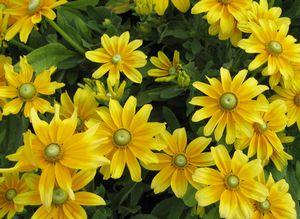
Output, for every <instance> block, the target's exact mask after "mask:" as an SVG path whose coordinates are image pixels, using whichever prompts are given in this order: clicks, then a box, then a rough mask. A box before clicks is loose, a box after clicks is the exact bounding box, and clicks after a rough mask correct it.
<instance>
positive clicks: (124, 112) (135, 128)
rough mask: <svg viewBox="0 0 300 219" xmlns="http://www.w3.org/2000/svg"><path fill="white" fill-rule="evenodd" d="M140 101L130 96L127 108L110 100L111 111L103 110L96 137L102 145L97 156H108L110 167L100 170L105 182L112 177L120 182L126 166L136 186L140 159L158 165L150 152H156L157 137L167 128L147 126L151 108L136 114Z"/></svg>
mask: <svg viewBox="0 0 300 219" xmlns="http://www.w3.org/2000/svg"><path fill="white" fill-rule="evenodd" d="M136 104H137V100H136V98H135V97H133V96H131V97H129V99H128V100H127V101H126V103H125V105H124V107H123V108H122V106H121V105H120V103H119V102H118V101H116V100H114V99H110V101H109V108H107V107H100V109H99V110H98V114H99V116H100V117H101V121H99V128H98V131H97V133H96V136H97V138H98V139H103V141H105V143H103V144H102V145H101V146H100V148H99V149H98V153H100V154H104V155H106V157H108V158H109V159H110V160H111V164H110V165H107V166H103V167H101V170H100V171H101V173H102V174H103V175H104V178H105V179H108V178H109V177H110V176H111V177H112V178H114V179H118V178H120V177H121V176H122V174H123V171H124V168H125V165H127V167H128V169H129V172H130V175H131V178H132V180H133V181H135V182H139V181H141V180H142V178H141V167H140V164H139V162H138V160H137V159H139V160H141V161H143V162H144V163H155V162H158V158H157V156H156V154H155V153H153V152H152V151H151V149H157V141H156V140H155V138H154V136H156V135H158V134H159V133H161V132H163V131H164V130H165V125H164V124H162V123H158V122H148V119H149V116H150V113H151V111H152V106H151V105H149V104H146V105H144V106H143V107H142V108H141V109H140V110H139V111H138V112H137V113H136V112H135V110H136Z"/></svg>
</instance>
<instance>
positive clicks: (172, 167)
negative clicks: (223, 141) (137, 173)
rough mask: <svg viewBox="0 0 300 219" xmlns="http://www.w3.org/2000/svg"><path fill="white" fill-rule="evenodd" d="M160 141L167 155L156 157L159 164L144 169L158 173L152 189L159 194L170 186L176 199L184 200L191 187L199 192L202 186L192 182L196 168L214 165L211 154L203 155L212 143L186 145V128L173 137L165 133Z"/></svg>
mask: <svg viewBox="0 0 300 219" xmlns="http://www.w3.org/2000/svg"><path fill="white" fill-rule="evenodd" d="M161 137H162V141H161V143H162V144H164V145H165V146H166V147H165V148H164V149H163V151H164V153H157V154H156V155H157V156H158V163H155V164H145V165H144V166H145V168H146V169H149V170H156V171H157V170H159V173H158V174H157V175H156V176H155V177H154V178H153V180H152V183H151V188H152V189H154V193H155V194H157V193H160V192H163V191H165V190H166V189H167V188H168V187H169V186H171V188H172V190H173V192H174V193H175V195H176V197H178V198H182V197H183V196H184V195H185V193H186V191H187V187H188V184H191V185H192V186H194V187H195V188H199V184H197V183H196V182H195V181H194V180H193V179H192V175H193V173H194V172H195V170H196V168H197V167H205V166H211V165H214V162H213V158H212V155H211V153H210V152H203V151H204V150H205V148H206V147H207V146H208V145H209V143H210V142H211V139H210V138H204V137H198V138H196V139H194V140H193V141H192V142H190V143H189V144H187V136H186V131H185V129H184V128H180V129H176V130H175V131H174V132H173V135H171V134H170V133H169V132H167V131H165V132H163V133H162V134H161Z"/></svg>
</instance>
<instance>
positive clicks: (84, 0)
mask: <svg viewBox="0 0 300 219" xmlns="http://www.w3.org/2000/svg"><path fill="white" fill-rule="evenodd" d="M98 3H99V0H76V1H72V2H68V4H66V6H69V7H71V8H75V9H81V10H85V9H86V7H88V6H96V5H97V4H98Z"/></svg>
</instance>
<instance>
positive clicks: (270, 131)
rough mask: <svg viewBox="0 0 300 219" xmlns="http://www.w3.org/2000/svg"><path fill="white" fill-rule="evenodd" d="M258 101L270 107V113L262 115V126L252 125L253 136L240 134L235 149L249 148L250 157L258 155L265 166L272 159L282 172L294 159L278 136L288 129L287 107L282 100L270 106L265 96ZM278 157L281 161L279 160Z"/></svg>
mask: <svg viewBox="0 0 300 219" xmlns="http://www.w3.org/2000/svg"><path fill="white" fill-rule="evenodd" d="M257 101H258V103H260V104H262V105H269V109H268V111H267V112H264V113H261V117H262V119H263V121H264V122H263V123H261V124H259V123H256V122H254V123H252V135H251V136H246V135H245V134H243V133H238V136H237V140H236V141H235V143H234V145H235V148H236V149H238V150H244V149H245V148H246V147H247V146H249V148H248V156H249V157H253V156H254V155H255V154H257V157H258V158H259V159H260V160H261V161H262V164H263V165H267V164H268V163H269V159H270V158H271V160H272V161H273V163H274V164H275V166H276V168H277V169H278V170H280V171H282V170H283V169H284V167H285V166H286V165H287V160H291V159H292V156H290V155H289V154H287V153H286V152H284V148H283V145H282V143H281V141H280V139H279V137H278V135H277V133H278V132H280V131H283V130H284V129H285V127H286V124H287V118H286V112H287V107H286V105H285V103H284V101H282V100H275V101H274V102H272V103H270V104H269V102H268V100H267V99H266V97H265V96H263V95H261V96H259V97H258V99H257ZM274 155H275V156H274ZM278 156H279V158H280V159H278Z"/></svg>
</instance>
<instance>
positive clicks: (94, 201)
mask: <svg viewBox="0 0 300 219" xmlns="http://www.w3.org/2000/svg"><path fill="white" fill-rule="evenodd" d="M95 174H96V170H82V171H78V172H73V173H72V176H71V180H72V190H73V191H74V196H75V199H74V200H72V199H70V198H69V197H68V193H67V191H65V190H63V189H62V188H60V187H59V186H58V185H57V184H56V186H55V188H54V189H53V192H52V194H53V195H52V201H51V206H50V208H47V207H46V206H45V205H42V206H41V207H39V208H38V209H37V210H36V212H35V213H34V214H33V215H32V217H31V219H41V218H80V219H87V214H86V212H85V210H84V208H83V207H82V205H83V206H99V205H105V204H106V203H105V201H104V200H103V198H101V197H100V196H98V195H96V194H94V193H90V192H86V191H81V190H82V189H83V188H84V187H85V186H86V185H87V184H88V183H89V182H90V181H91V180H92V179H93V178H94V177H95ZM26 179H27V181H28V183H29V184H30V186H31V190H32V191H29V192H25V193H22V194H20V195H17V196H16V198H15V199H16V203H18V204H24V205H41V204H42V202H41V199H40V194H39V189H38V188H39V181H40V177H39V176H38V175H36V174H30V175H29V174H28V175H27V177H26V178H25V180H26Z"/></svg>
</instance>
